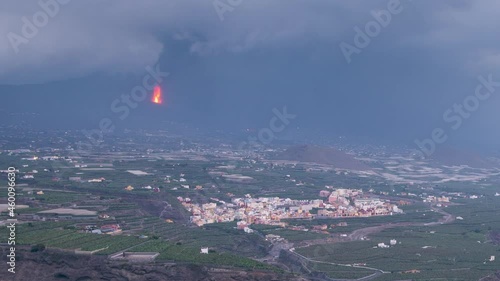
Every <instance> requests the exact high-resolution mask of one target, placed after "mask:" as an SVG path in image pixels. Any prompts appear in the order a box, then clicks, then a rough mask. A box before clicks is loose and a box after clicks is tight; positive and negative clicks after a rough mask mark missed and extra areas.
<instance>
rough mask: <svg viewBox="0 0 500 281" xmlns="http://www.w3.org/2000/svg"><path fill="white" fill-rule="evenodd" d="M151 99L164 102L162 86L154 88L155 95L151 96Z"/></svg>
mask: <svg viewBox="0 0 500 281" xmlns="http://www.w3.org/2000/svg"><path fill="white" fill-rule="evenodd" d="M151 101H152V102H153V103H156V104H162V103H163V96H162V95H161V88H160V86H158V85H156V86H155V88H154V90H153V97H152V98H151Z"/></svg>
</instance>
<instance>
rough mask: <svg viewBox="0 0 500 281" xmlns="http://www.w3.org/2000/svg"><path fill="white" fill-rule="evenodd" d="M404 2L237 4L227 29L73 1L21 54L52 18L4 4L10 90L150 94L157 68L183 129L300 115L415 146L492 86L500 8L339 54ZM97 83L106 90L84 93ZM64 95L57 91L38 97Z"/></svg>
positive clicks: (431, 14) (454, 4)
mask: <svg viewBox="0 0 500 281" xmlns="http://www.w3.org/2000/svg"><path fill="white" fill-rule="evenodd" d="M51 1H52V2H54V1H56V0H41V1H40V2H42V3H47V2H51ZM57 1H63V0H57ZM391 1H392V2H394V1H395V0H377V1H356V0H354V1H331V0H316V1H309V0H300V1H299V0H287V1H285V0H283V1H266V0H241V1H236V0H232V1H227V0H220V1H219V0H218V2H217V3H219V2H222V3H226V6H225V7H226V9H225V10H223V11H222V13H223V20H221V17H220V15H221V10H219V12H217V10H216V7H215V6H214V3H216V1H212V0H207V1H195V0H170V1H167V0H165V1H160V0H158V1H152V0H149V1H148V0H146V1H134V0H120V1H118V0H114V1H113V0H112V1H97V0H88V1H82V0H71V1H68V0H65V1H64V4H63V2H57V3H60V5H59V10H58V11H57V13H54V16H50V17H49V18H48V22H47V24H46V25H44V26H43V27H40V28H38V31H37V32H36V35H35V36H33V37H32V38H29V40H28V42H27V43H22V44H19V45H18V46H17V48H18V52H17V53H16V52H15V48H13V46H12V39H11V38H12V33H15V34H17V35H22V28H23V25H24V22H23V17H26V18H27V19H28V20H32V19H33V15H35V14H36V13H37V12H39V11H41V10H42V11H43V9H42V8H41V6H40V4H39V3H38V1H3V2H2V3H1V4H0V19H1V20H0V36H1V37H0V65H1V66H2V68H0V83H1V84H11V83H12V84H25V83H46V82H49V81H64V80H66V79H70V78H78V77H81V78H82V79H80V80H74V81H73V82H72V83H73V84H72V85H74V86H75V87H77V88H79V89H80V90H78V91H75V92H78V93H79V95H83V96H85V95H88V96H89V97H90V96H92V97H94V96H95V97H99V96H103V95H104V93H103V92H102V91H100V90H99V89H107V87H102V86H100V85H98V84H99V83H105V81H109V83H114V84H120V83H122V84H123V80H120V79H121V78H120V77H122V76H111V77H114V78H113V79H116V80H107V79H106V77H109V75H113V74H116V73H120V74H125V75H129V74H131V75H134V77H136V78H137V77H138V78H137V80H138V81H140V77H141V76H142V75H143V73H144V70H145V67H146V66H148V65H150V66H152V65H155V64H156V63H159V64H160V65H161V69H162V70H164V71H168V72H170V73H171V74H172V76H171V77H169V79H168V80H169V81H168V87H166V91H167V92H168V95H169V97H168V99H169V100H168V102H170V103H172V104H173V105H175V106H172V108H171V109H170V111H175V110H179V114H177V115H176V116H181V115H182V114H184V115H185V116H186V119H190V120H197V121H200V120H203V121H206V122H211V123H212V124H217V125H220V126H225V125H227V124H229V123H232V124H234V125H235V126H246V125H249V126H250V125H254V126H259V124H264V123H266V121H267V120H268V119H269V116H270V114H271V110H272V108H273V107H280V106H283V105H288V108H289V110H290V111H293V113H294V114H297V115H298V117H297V121H296V125H297V126H302V127H317V129H320V130H324V131H335V132H341V133H342V132H351V133H356V134H366V135H392V136H394V135H397V134H403V135H404V136H405V137H407V138H408V139H409V140H410V142H411V140H412V138H414V137H426V136H427V134H428V132H429V131H430V130H431V129H432V128H434V127H436V126H439V124H440V122H442V114H443V112H444V111H445V110H446V109H447V108H449V107H450V106H452V105H453V103H455V102H460V101H462V100H463V98H464V97H465V96H466V95H469V94H470V92H471V91H473V90H474V85H475V83H476V81H477V76H478V75H487V74H489V73H492V74H494V75H496V74H500V73H499V72H498V70H497V69H498V66H499V64H500V50H499V48H498V46H499V45H498V39H497V36H494V34H496V31H497V30H498V28H499V27H500V22H498V20H497V15H496V11H498V10H499V8H500V4H499V3H498V2H497V1H494V0H485V1H451V0H449V1H433V0H422V1H410V0H401V1H400V3H399V5H401V7H402V11H401V12H400V13H398V14H394V15H392V18H391V20H390V23H389V24H388V25H387V26H385V27H383V28H382V29H381V30H380V32H379V33H378V34H377V35H376V36H375V37H373V38H370V39H371V41H370V43H369V45H368V46H366V47H364V48H361V49H360V50H361V51H360V52H359V53H356V54H353V55H352V61H351V63H347V62H346V59H345V57H344V55H343V54H342V51H341V49H340V48H339V45H340V44H341V43H342V42H345V43H347V44H351V45H353V46H355V36H356V31H355V27H358V28H359V29H360V30H365V27H366V25H367V24H368V23H370V22H372V21H374V16H373V13H381V12H383V10H385V9H387V7H388V5H389V4H390V3H391ZM66 2H67V3H66ZM231 3H232V4H234V5H233V6H231V5H232V4H231ZM235 3H236V4H235ZM227 5H229V6H230V7H229V8H227ZM223 7H224V6H223ZM219 9H220V6H219ZM9 34H11V36H10V37H9ZM90 75H94V76H90ZM91 77H99V78H98V79H95V80H93V78H91ZM116 77H118V78H116ZM127 77H128V76H127ZM126 80H127V83H128V82H129V80H130V79H126ZM92 81H94V83H93V84H94V85H93V88H92V91H87V92H85V91H84V90H82V89H86V87H85V86H86V85H88V84H89V83H90V84H92ZM103 81H104V82H103ZM130 81H132V80H130ZM127 85H128V84H127ZM130 86H131V87H132V86H133V85H130ZM53 89H58V87H56V86H54V84H46V85H44V86H40V87H39V88H37V89H34V90H32V91H31V92H53V91H52V90H53ZM0 90H1V88H0ZM126 90H127V89H125V91H126ZM23 91H24V88H9V92H12V93H16V92H18V93H23ZM122 91H123V90H122ZM2 92H3V91H2ZM24 92H25V91H24ZM54 92H55V91H54ZM105 94H106V97H108V100H106V102H103V104H104V105H102V107H103V114H108V113H109V111H110V110H109V106H108V105H109V101H110V100H113V99H115V98H116V96H119V95H120V94H121V93H118V92H117V93H111V92H109V91H108V92H107V93H105ZM79 98H82V97H79ZM499 101H500V99H495V98H492V99H491V100H489V104H488V105H485V106H484V107H481V111H480V112H478V113H477V114H475V115H474V116H473V117H471V120H470V121H471V122H469V124H474V122H480V123H481V124H490V126H489V127H488V126H486V125H482V127H479V126H475V127H474V128H470V130H472V131H473V130H479V129H478V128H481V129H480V132H483V131H484V130H487V128H490V129H488V130H490V131H495V130H492V128H494V126H498V125H495V124H497V123H498V122H496V123H495V122H494V121H492V120H498V117H499V116H498V113H496V108H498V105H499V104H500V102H499ZM20 104H21V102H20ZM181 107H182V108H183V110H180V108H181ZM139 110H140V109H139ZM138 112H139V111H138ZM141 114H143V115H144V116H146V115H147V114H148V113H143V112H141ZM137 115H140V114H137ZM82 118H83V117H82ZM468 126H472V125H466V124H465V125H464V126H463V130H462V131H461V133H463V132H466V131H467V132H468V130H469V127H468ZM401 128H405V130H401ZM491 135H493V133H492V134H491Z"/></svg>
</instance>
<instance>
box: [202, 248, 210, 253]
mask: <svg viewBox="0 0 500 281" xmlns="http://www.w3.org/2000/svg"><path fill="white" fill-rule="evenodd" d="M200 254H208V248H201V252H200Z"/></svg>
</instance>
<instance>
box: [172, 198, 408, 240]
mask: <svg viewBox="0 0 500 281" xmlns="http://www.w3.org/2000/svg"><path fill="white" fill-rule="evenodd" d="M361 195H362V191H361V190H354V189H337V190H334V191H332V192H328V194H327V193H326V192H325V191H321V193H320V196H322V197H328V200H323V199H315V200H293V199H290V198H280V197H259V198H252V197H251V196H250V195H248V194H247V195H246V196H245V198H233V199H232V201H231V202H230V203H227V202H224V201H222V200H218V199H217V200H213V201H216V202H211V203H206V204H195V203H193V202H191V199H190V198H182V197H178V198H177V199H178V200H179V201H180V202H181V203H182V205H183V206H184V207H185V208H186V209H187V210H188V211H189V212H190V213H191V214H192V215H191V222H192V223H194V224H196V225H198V226H202V225H204V224H211V223H220V222H231V221H235V220H237V221H239V222H238V228H240V229H243V230H246V229H245V228H247V227H248V226H249V225H251V224H267V225H279V226H285V225H286V224H285V223H284V222H282V220H283V219H293V218H314V217H349V216H352V217H356V216H365V217H366V216H375V215H392V214H393V213H401V212H402V210H401V209H399V208H398V207H397V206H396V205H394V204H391V203H389V202H385V201H383V200H381V199H379V198H361V197H360V196H361ZM247 232H249V230H248V231H247Z"/></svg>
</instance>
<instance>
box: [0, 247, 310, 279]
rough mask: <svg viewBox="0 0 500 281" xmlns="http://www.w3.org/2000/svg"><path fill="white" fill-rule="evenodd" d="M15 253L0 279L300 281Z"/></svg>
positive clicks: (223, 270) (258, 274)
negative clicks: (9, 270)
mask: <svg viewBox="0 0 500 281" xmlns="http://www.w3.org/2000/svg"><path fill="white" fill-rule="evenodd" d="M0 249H1V253H2V256H6V255H7V252H6V250H7V248H6V247H4V246H2V247H1V248H0ZM16 255H17V260H18V262H17V263H16V273H15V274H10V273H9V274H7V273H6V272H7V271H6V270H5V266H3V265H2V267H1V268H2V271H3V272H2V274H0V281H18V280H19V281H25V280H36V281H49V280H50V281H52V280H71V281H94V280H109V281H135V280H137V281H142V280H148V281H156V280H158V281H160V280H161V281H165V280H167V281H170V280H172V281H177V280H178V281H181V280H182V281H191V280H193V281H195V280H196V281H208V280H217V281H247V280H252V281H271V280H291V281H304V279H302V278H299V277H295V276H292V275H289V274H281V273H275V272H266V271H245V270H240V269H230V268H229V269H226V268H211V267H207V266H202V265H194V264H176V263H168V264H167V263H155V264H130V263H126V262H117V261H110V260H108V259H107V258H106V257H103V256H86V255H74V254H72V253H67V252H64V251H59V250H44V251H43V252H35V253H32V252H31V251H30V249H29V248H18V249H17V252H16ZM2 261H4V259H2ZM2 264H4V262H2Z"/></svg>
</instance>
